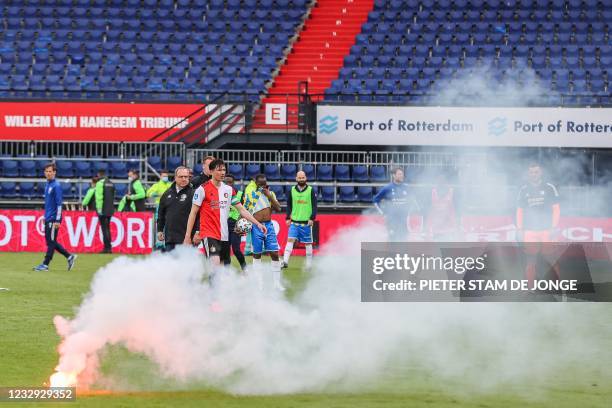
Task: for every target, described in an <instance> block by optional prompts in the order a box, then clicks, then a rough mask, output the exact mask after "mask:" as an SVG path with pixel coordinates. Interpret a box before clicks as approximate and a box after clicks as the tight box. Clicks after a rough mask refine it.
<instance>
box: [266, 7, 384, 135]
mask: <svg viewBox="0 0 612 408" xmlns="http://www.w3.org/2000/svg"><path fill="white" fill-rule="evenodd" d="M373 7H374V0H319V1H318V2H317V4H316V5H315V6H314V7H313V9H312V12H311V14H310V17H309V18H308V19H307V20H306V22H305V24H304V27H303V29H302V31H301V32H300V33H299V39H298V40H297V42H296V43H295V44H294V46H293V48H292V49H291V53H290V54H289V55H288V56H287V59H286V61H285V63H284V65H283V66H282V67H281V69H280V72H279V74H278V76H277V77H276V78H274V82H273V84H272V86H271V87H270V88H269V89H268V93H269V94H270V96H268V97H266V98H264V100H263V103H264V104H265V103H288V104H290V105H291V104H296V103H297V101H298V99H297V96H292V97H289V98H287V97H285V96H281V95H275V94H288V93H294V94H295V93H297V90H298V83H299V82H301V81H308V91H309V93H310V94H323V92H324V91H325V89H327V88H328V87H329V86H330V84H331V82H332V81H333V80H334V79H336V78H337V77H338V72H339V70H340V68H342V66H343V63H344V57H345V56H346V55H348V54H349V53H350V48H351V46H353V45H354V44H355V37H356V36H357V34H359V33H360V32H361V26H362V24H363V23H365V22H366V21H367V19H368V13H369V12H370V11H371V10H372V9H373ZM292 115H295V121H296V123H295V124H293V123H291V125H290V127H291V128H296V127H297V106H294V107H291V106H289V107H288V110H287V116H288V118H289V120H292V119H291V118H293V116H292ZM254 122H255V123H256V125H255V126H254V127H256V128H264V129H269V128H279V127H278V126H272V125H267V126H266V125H264V122H265V105H262V108H261V109H260V110H259V111H258V112H257V113H256V116H255V121H254ZM284 127H285V126H282V128H284Z"/></svg>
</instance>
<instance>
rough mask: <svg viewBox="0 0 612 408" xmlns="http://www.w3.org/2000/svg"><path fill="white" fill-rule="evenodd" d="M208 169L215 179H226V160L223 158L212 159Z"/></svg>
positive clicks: (218, 180) (217, 180)
mask: <svg viewBox="0 0 612 408" xmlns="http://www.w3.org/2000/svg"><path fill="white" fill-rule="evenodd" d="M208 171H209V172H210V173H209V174H210V175H211V176H212V179H213V180H214V181H216V182H221V181H223V179H225V162H224V161H223V160H221V159H214V160H211V162H210V164H209V165H208Z"/></svg>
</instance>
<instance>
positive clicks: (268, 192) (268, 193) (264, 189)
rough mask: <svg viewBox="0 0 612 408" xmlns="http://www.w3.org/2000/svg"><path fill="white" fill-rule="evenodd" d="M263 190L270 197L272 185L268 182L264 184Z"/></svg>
mask: <svg viewBox="0 0 612 408" xmlns="http://www.w3.org/2000/svg"><path fill="white" fill-rule="evenodd" d="M261 191H262V193H264V195H265V196H266V197H268V198H270V186H268V185H267V184H266V185H265V186H263V188H262V190H261Z"/></svg>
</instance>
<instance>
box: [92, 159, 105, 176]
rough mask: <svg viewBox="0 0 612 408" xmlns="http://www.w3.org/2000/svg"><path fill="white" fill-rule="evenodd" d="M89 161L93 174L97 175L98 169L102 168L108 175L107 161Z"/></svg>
mask: <svg viewBox="0 0 612 408" xmlns="http://www.w3.org/2000/svg"><path fill="white" fill-rule="evenodd" d="M91 163H92V167H93V172H94V174H96V175H97V174H98V172H99V171H100V170H103V171H104V172H106V175H109V172H108V163H107V162H105V161H98V160H94V161H92V162H91Z"/></svg>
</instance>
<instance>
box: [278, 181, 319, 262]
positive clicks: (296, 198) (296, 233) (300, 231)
mask: <svg viewBox="0 0 612 408" xmlns="http://www.w3.org/2000/svg"><path fill="white" fill-rule="evenodd" d="M295 181H297V184H296V185H295V186H293V187H292V188H291V191H290V192H289V197H287V226H289V234H288V238H287V245H285V253H284V256H283V268H286V267H287V266H288V265H289V258H290V257H291V251H293V245H294V243H295V241H300V242H301V243H303V244H304V245H305V246H306V268H310V267H311V266H312V226H313V224H314V220H315V218H316V216H317V194H316V192H315V189H314V188H312V186H309V185H308V184H306V181H307V180H306V173H304V172H303V171H298V172H297V174H296V177H295Z"/></svg>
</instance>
